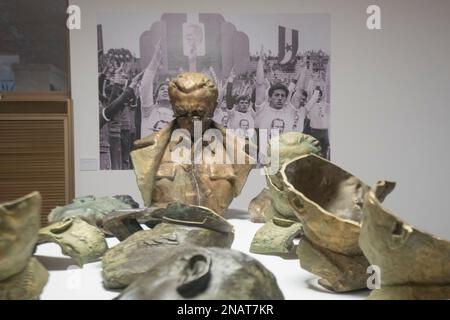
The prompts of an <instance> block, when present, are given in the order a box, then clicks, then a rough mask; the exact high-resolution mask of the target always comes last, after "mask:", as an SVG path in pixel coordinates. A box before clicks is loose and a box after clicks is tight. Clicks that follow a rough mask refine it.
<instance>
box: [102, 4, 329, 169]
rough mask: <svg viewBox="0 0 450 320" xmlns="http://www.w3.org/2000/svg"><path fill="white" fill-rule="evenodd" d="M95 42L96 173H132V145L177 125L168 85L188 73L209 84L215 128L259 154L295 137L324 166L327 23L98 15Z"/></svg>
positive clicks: (263, 17)
mask: <svg viewBox="0 0 450 320" xmlns="http://www.w3.org/2000/svg"><path fill="white" fill-rule="evenodd" d="M97 40H98V80H99V88H98V89H99V117H100V121H99V124H100V128H99V130H100V168H101V169H102V170H129V169H132V163H131V160H130V155H129V154H130V151H131V150H132V148H133V142H134V141H135V140H137V139H140V138H143V137H145V136H148V135H150V134H153V133H155V132H157V131H158V130H160V129H161V128H163V127H164V126H165V125H167V124H169V123H170V122H171V121H172V120H173V119H174V114H173V111H172V106H171V104H170V99H169V94H168V83H169V81H170V80H171V79H172V78H174V77H175V76H176V75H177V74H179V73H181V72H185V71H189V72H202V73H204V74H205V75H206V76H207V77H209V78H210V79H211V80H213V81H214V82H215V84H216V85H217V87H218V88H219V97H218V101H217V108H216V110H215V113H214V116H213V120H214V121H215V122H216V123H218V124H219V125H222V126H224V127H226V128H228V129H233V130H234V133H235V134H237V135H239V136H241V137H243V138H246V139H249V140H251V141H252V142H254V143H255V144H256V145H257V146H258V147H259V149H260V151H261V150H262V149H263V150H265V148H266V146H267V141H268V139H270V138H271V132H274V131H275V132H277V133H279V134H282V133H285V132H289V131H298V132H304V133H307V134H310V135H312V136H314V137H315V138H316V139H317V140H319V142H320V143H321V147H322V156H324V157H326V158H328V159H329V158H330V150H331V149H330V143H329V133H330V126H329V123H330V16H329V15H328V14H251V15H250V14H228V13H164V12H159V13H157V12H153V13H133V14H131V13H104V14H99V15H98V16H97ZM267 132H268V133H267Z"/></svg>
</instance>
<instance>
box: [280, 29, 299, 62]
mask: <svg viewBox="0 0 450 320" xmlns="http://www.w3.org/2000/svg"><path fill="white" fill-rule="evenodd" d="M297 50H298V30H294V29H289V28H286V27H282V26H278V60H279V61H280V64H285V63H288V62H289V61H291V60H292V59H293V58H295V56H296V55H297Z"/></svg>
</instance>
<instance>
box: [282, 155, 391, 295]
mask: <svg viewBox="0 0 450 320" xmlns="http://www.w3.org/2000/svg"><path fill="white" fill-rule="evenodd" d="M279 177H280V180H281V181H282V183H283V187H282V192H283V193H284V194H285V196H286V198H287V199H288V202H289V205H290V206H291V207H292V208H293V209H294V212H295V215H296V216H297V217H298V218H299V220H300V222H301V224H302V228H303V237H302V238H301V239H300V243H299V245H298V248H297V254H298V256H299V259H300V265H301V267H302V268H303V269H305V270H308V271H310V272H311V273H314V274H317V275H319V276H320V277H321V279H320V280H319V283H320V284H321V285H322V286H323V287H325V288H327V289H329V290H332V291H337V292H345V291H352V290H358V289H363V288H366V281H367V278H368V274H367V273H366V272H367V267H368V266H369V262H368V261H367V259H366V258H365V257H364V254H363V252H362V251H361V248H360V247H359V244H358V239H359V235H360V231H361V224H360V221H361V216H362V207H363V204H364V196H365V195H366V194H367V193H368V192H369V191H370V187H369V186H367V185H366V184H365V183H364V182H362V181H361V180H360V179H358V178H357V177H355V176H354V175H352V174H350V173H348V172H346V171H345V170H343V169H341V168H339V167H338V166H336V165H334V164H333V163H331V162H329V161H327V160H325V159H323V158H321V157H319V156H316V155H313V154H310V155H306V156H301V157H298V158H296V159H294V160H292V161H290V162H287V163H286V164H285V165H284V166H283V168H282V169H281V170H280V174H279ZM393 186H394V184H393V183H386V184H380V185H378V186H377V190H376V192H377V194H379V195H380V196H382V197H385V196H386V195H387V194H388V193H389V192H390V191H391V190H392V189H393Z"/></svg>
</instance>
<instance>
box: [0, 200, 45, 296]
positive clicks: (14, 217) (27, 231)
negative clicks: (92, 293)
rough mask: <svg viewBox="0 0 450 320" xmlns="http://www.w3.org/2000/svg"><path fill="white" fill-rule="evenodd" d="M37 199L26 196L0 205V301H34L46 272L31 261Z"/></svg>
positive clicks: (36, 220)
mask: <svg viewBox="0 0 450 320" xmlns="http://www.w3.org/2000/svg"><path fill="white" fill-rule="evenodd" d="M41 203H42V200H41V195H40V194H39V192H33V193H30V194H28V195H26V196H24V197H21V198H19V199H17V200H14V201H10V202H6V203H2V204H0V299H38V298H39V295H40V293H41V292H42V289H43V288H44V286H45V284H46V283H47V279H48V272H47V270H46V269H45V268H44V267H43V266H42V265H41V264H40V263H39V262H38V261H37V260H35V259H34V258H32V257H31V256H32V254H33V250H34V247H35V244H36V241H37V239H38V230H39V226H40V213H41Z"/></svg>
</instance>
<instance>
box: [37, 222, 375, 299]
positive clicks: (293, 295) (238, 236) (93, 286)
mask: <svg viewBox="0 0 450 320" xmlns="http://www.w3.org/2000/svg"><path fill="white" fill-rule="evenodd" d="M228 221H229V222H230V223H231V224H232V225H234V227H235V239H234V242H233V246H232V249H235V250H239V251H242V252H244V253H247V254H250V255H251V256H253V257H254V258H256V259H258V260H259V261H260V262H261V263H262V264H263V265H264V266H265V267H266V268H267V269H269V270H270V271H271V272H272V273H273V274H274V275H275V277H276V278H277V281H278V284H279V286H280V288H281V291H282V292H283V293H284V296H285V298H286V299H291V300H293V299H294V300H304V299H321V300H328V299H364V298H366V297H367V296H368V295H369V291H368V290H366V291H357V292H353V293H344V294H343V293H339V294H337V293H332V292H330V291H327V290H326V289H324V288H322V287H320V286H319V285H318V284H317V279H318V277H317V276H315V275H313V274H311V273H309V272H307V271H305V270H303V269H301V268H300V265H299V261H298V260H286V259H282V258H279V257H275V256H268V255H257V254H251V253H249V248H250V243H251V240H252V238H253V236H254V234H255V232H256V230H258V228H260V227H261V226H262V224H255V223H252V222H250V221H249V220H243V219H229V220H228ZM107 241H108V245H109V247H112V246H114V245H116V244H117V243H118V242H119V241H118V240H117V239H116V238H108V239H107ZM35 255H36V257H37V258H38V259H39V261H40V262H41V263H42V264H43V265H44V266H45V267H46V268H47V269H48V270H49V272H50V277H49V281H48V283H47V285H46V287H45V288H44V291H43V293H42V295H41V299H43V300H49V299H58V300H59V299H89V300H90V299H95V300H103V299H112V298H114V297H116V296H117V295H118V291H110V290H106V289H104V288H103V286H102V277H101V271H102V269H101V262H95V263H89V264H86V265H84V267H83V268H78V267H77V266H76V265H75V262H74V261H73V260H72V259H71V258H70V257H66V256H64V255H63V254H62V253H61V249H60V248H59V246H58V245H56V244H53V243H50V244H43V245H39V246H38V248H37V250H36V253H35Z"/></svg>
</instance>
